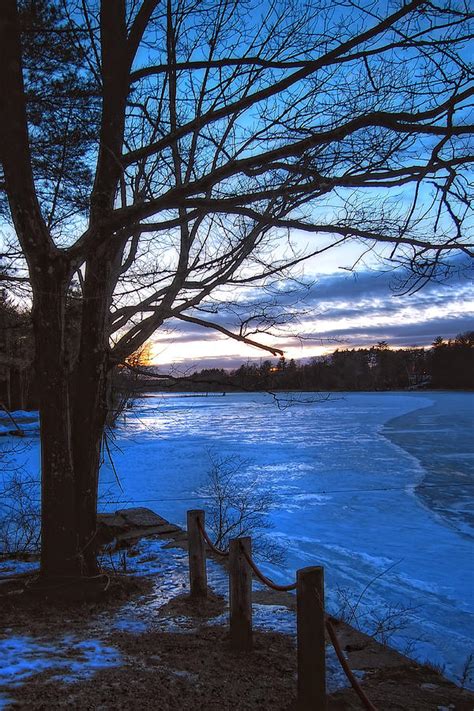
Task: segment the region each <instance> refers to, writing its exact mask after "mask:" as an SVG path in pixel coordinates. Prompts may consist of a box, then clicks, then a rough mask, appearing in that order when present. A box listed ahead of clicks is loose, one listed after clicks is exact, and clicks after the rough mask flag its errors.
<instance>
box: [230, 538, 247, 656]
mask: <svg viewBox="0 0 474 711" xmlns="http://www.w3.org/2000/svg"><path fill="white" fill-rule="evenodd" d="M244 551H245V552H246V553H247V555H249V556H250V555H252V541H251V539H250V538H249V537H244V538H233V539H232V540H231V541H230V545H229V601H230V644H231V647H232V648H233V649H236V650H239V651H248V650H250V649H252V571H251V569H250V566H249V564H248V563H247V561H246V559H245V557H244V555H243V552H244Z"/></svg>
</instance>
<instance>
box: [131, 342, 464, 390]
mask: <svg viewBox="0 0 474 711" xmlns="http://www.w3.org/2000/svg"><path fill="white" fill-rule="evenodd" d="M147 381H148V379H147ZM143 387H146V388H147V389H153V388H154V387H156V388H157V389H163V388H164V387H165V388H169V389H175V390H180V391H193V392H196V391H197V392H219V391H222V392H232V391H235V390H244V391H257V390H304V391H327V390H404V389H419V388H440V389H462V390H470V389H474V331H470V332H467V333H463V334H460V335H459V336H457V337H456V338H455V339H453V340H447V341H446V340H444V339H443V338H441V337H439V338H437V339H436V340H435V341H434V343H433V345H432V347H431V348H427V349H425V348H403V349H401V348H400V349H392V348H390V346H389V345H388V343H386V342H380V343H378V344H377V345H376V346H373V347H372V348H357V349H355V348H354V349H343V350H336V351H335V352H334V353H332V354H331V355H327V356H323V357H317V358H313V359H311V360H310V361H309V362H302V361H300V362H298V361H295V360H288V361H287V360H286V359H285V358H280V359H279V360H273V361H272V360H264V361H263V362H261V363H260V364H258V365H256V364H250V363H247V364H243V365H241V366H240V368H237V370H233V371H231V372H229V371H226V370H224V369H219V368H206V369H204V370H201V371H199V372H196V373H193V375H191V376H189V377H187V378H183V379H180V378H178V379H176V380H171V379H170V380H165V381H157V382H156V384H152V382H150V381H148V382H147V383H146V385H145V383H143Z"/></svg>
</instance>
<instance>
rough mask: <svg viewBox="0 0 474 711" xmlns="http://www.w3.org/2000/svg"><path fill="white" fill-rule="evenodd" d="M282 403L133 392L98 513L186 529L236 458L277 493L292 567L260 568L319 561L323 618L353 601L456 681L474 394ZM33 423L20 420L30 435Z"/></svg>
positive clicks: (31, 454) (470, 519)
mask: <svg viewBox="0 0 474 711" xmlns="http://www.w3.org/2000/svg"><path fill="white" fill-rule="evenodd" d="M285 398H289V399H290V400H292V399H293V400H295V401H294V402H292V403H291V404H290V406H288V407H286V405H287V404H288V403H286V402H284V399H285ZM282 399H283V400H282V402H281V403H280V407H279V406H278V404H276V403H275V401H274V399H273V398H272V397H271V396H270V395H267V394H260V393H255V394H243V393H238V394H227V395H226V396H225V397H222V396H220V395H217V396H209V397H207V398H206V397H202V396H201V397H199V396H198V397H193V396H189V395H188V394H186V395H180V394H174V395H169V394H167V395H159V394H158V395H157V394H155V395H152V396H149V397H144V398H142V399H140V400H139V401H137V403H136V406H135V408H134V409H133V410H131V411H128V412H127V415H126V421H125V422H124V421H123V419H122V420H121V422H120V423H119V425H118V427H117V429H116V431H115V442H114V444H113V445H112V454H113V458H114V463H115V467H116V469H117V472H118V476H119V478H120V482H121V487H122V489H123V491H122V490H121V489H120V488H119V487H118V485H117V483H116V480H115V476H114V473H113V471H112V469H111V467H110V465H108V464H104V466H103V468H102V472H101V506H100V508H101V509H102V510H115V509H117V508H120V507H122V506H132V505H137V506H148V507H149V508H152V509H154V510H155V511H157V512H158V513H160V514H161V515H163V516H165V517H166V518H168V519H169V520H171V521H174V522H176V523H179V524H184V523H185V520H186V511H187V510H188V509H190V508H204V509H205V508H206V506H207V505H208V502H207V501H206V499H203V498H202V497H201V495H202V489H203V485H204V484H205V481H206V478H207V474H208V472H209V469H210V466H211V462H210V456H209V453H210V452H214V453H216V454H218V455H220V456H225V457H240V458H243V459H245V460H247V463H246V464H245V466H243V467H242V472H241V473H242V477H243V479H244V480H245V479H247V480H248V481H251V480H254V479H255V478H258V486H259V487H260V488H261V489H262V490H264V491H271V492H272V493H273V495H274V498H275V506H274V508H273V510H272V512H271V519H272V523H273V525H274V528H273V530H272V531H271V535H272V537H273V538H274V539H275V540H276V541H278V542H279V543H280V544H281V545H282V547H283V548H284V550H285V552H286V562H285V564H284V566H282V567H275V566H272V565H267V566H263V565H262V567H263V568H264V569H265V570H266V572H267V574H269V575H270V576H271V577H273V578H274V579H275V580H277V581H278V582H290V581H291V580H293V579H294V573H295V570H296V569H298V568H301V567H304V566H307V565H318V564H321V565H324V566H325V575H326V595H327V604H328V608H329V609H330V611H331V612H333V613H337V612H338V610H340V609H341V606H343V607H345V612H346V614H347V613H348V611H350V609H351V607H352V608H353V607H354V606H355V607H356V618H357V620H358V621H359V623H360V624H361V626H362V627H364V628H365V629H367V630H369V631H372V632H373V631H374V630H375V629H376V628H377V627H378V626H380V625H382V627H383V628H384V629H385V631H386V633H387V635H388V636H389V641H390V644H391V645H393V646H396V647H398V648H399V649H400V650H401V651H408V652H409V653H410V654H411V656H414V657H415V658H417V659H419V660H421V661H426V660H429V661H431V662H432V663H435V664H439V665H441V666H444V667H445V671H446V674H447V675H448V676H450V677H451V678H453V679H455V680H457V681H459V680H460V679H461V677H462V675H463V667H464V665H465V663H466V660H467V659H468V657H469V655H470V654H472V653H473V652H474V645H473V643H472V639H473V637H474V623H473V612H474V600H473V590H474V575H473V569H474V566H473V562H474V560H473V547H472V543H473V538H474V513H473V508H472V503H473V500H474V438H473V430H474V394H473V393H452V392H424V393H416V392H403V393H349V394H334V395H332V396H331V398H330V399H329V400H328V401H322V402H318V401H317V395H313V394H304V393H299V394H295V395H293V396H285V395H282ZM34 419H35V418H34V417H33V418H32V417H31V416H29V417H28V416H26V415H25V416H24V417H23V421H24V427H25V429H30V430H31V432H32V433H34V432H35V431H36V432H37V423H36V422H34V421H32V420H34ZM28 439H29V438H28ZM4 441H5V440H4ZM23 441H24V440H23ZM29 441H30V442H31V446H30V449H29V451H28V452H26V453H24V452H23V453H22V459H23V460H24V459H25V458H26V459H27V462H26V468H27V470H28V471H29V472H30V473H31V474H32V475H34V476H36V477H37V476H38V470H39V464H38V460H39V455H38V453H39V442H38V438H37V436H36V437H34V438H32V439H29ZM470 685H471V686H473V680H472V672H471V683H470Z"/></svg>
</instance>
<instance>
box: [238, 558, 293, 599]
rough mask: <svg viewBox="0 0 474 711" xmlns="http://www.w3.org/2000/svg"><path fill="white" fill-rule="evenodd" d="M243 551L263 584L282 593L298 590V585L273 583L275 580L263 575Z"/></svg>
mask: <svg viewBox="0 0 474 711" xmlns="http://www.w3.org/2000/svg"><path fill="white" fill-rule="evenodd" d="M241 550H242V554H243V556H244V558H245V560H246V561H247V563H248V564H249V565H250V567H251V568H252V570H253V572H254V573H255V575H256V577H257V578H258V579H259V580H260V582H262V583H263V584H264V585H267V586H268V587H269V588H271V589H272V590H278V591H280V592H289V591H290V590H296V583H291V584H290V585H277V584H276V583H274V582H273V580H270V578H267V576H266V575H264V574H263V573H262V571H261V570H260V569H259V568H258V567H257V566H256V564H255V562H254V561H253V559H252V558H251V556H249V554H248V553H247V551H245V550H243V548H242V549H241Z"/></svg>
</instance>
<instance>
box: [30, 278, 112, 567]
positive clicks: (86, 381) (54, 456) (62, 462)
mask: <svg viewBox="0 0 474 711" xmlns="http://www.w3.org/2000/svg"><path fill="white" fill-rule="evenodd" d="M51 281H52V280H51ZM86 281H87V280H86ZM90 282H91V280H89V286H86V294H85V298H84V302H83V312H82V319H81V324H80V329H81V340H80V345H79V350H78V352H77V344H76V347H75V348H76V353H74V354H71V350H72V348H71V343H67V342H66V341H67V335H66V334H69V336H70V334H71V332H72V330H73V328H71V324H67V321H66V319H67V318H68V314H67V311H66V293H67V287H66V285H65V284H64V282H63V283H61V285H60V286H59V285H57V282H56V284H55V285H52V284H51V282H50V283H49V284H48V286H47V288H46V289H44V291H45V292H46V295H45V296H43V295H42V293H41V292H42V291H43V290H41V292H40V293H39V295H38V298H37V300H36V302H35V305H34V312H33V320H34V327H35V345H36V354H37V357H36V361H37V365H36V367H37V372H38V382H39V391H40V392H39V397H40V404H39V410H40V422H41V442H42V448H41V470H42V496H41V499H42V530H41V537H42V545H41V574H42V576H43V577H47V578H57V577H62V576H74V577H76V576H81V577H82V576H93V575H95V574H96V573H97V572H98V567H97V560H96V553H97V547H96V533H97V493H98V482H99V466H100V456H101V444H102V438H103V432H104V425H105V420H106V416H107V407H106V388H107V378H108V368H107V366H108V364H107V349H106V334H105V319H106V313H107V311H106V298H105V294H104V289H103V285H102V284H103V282H102V280H101V279H100V278H99V279H92V282H94V283H93V284H92V285H91V284H90ZM98 282H100V283H101V286H100V288H99V287H98ZM44 299H47V305H46V304H45V303H44ZM45 314H47V316H46V319H47V320H44V319H45V317H44V315H45ZM41 317H42V318H41ZM74 325H75V326H76V328H77V327H79V323H77V322H76V323H75V324H74Z"/></svg>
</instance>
